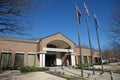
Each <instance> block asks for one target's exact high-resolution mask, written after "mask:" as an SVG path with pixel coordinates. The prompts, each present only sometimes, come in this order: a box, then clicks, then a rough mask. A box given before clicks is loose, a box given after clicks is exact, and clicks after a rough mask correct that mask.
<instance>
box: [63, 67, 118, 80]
mask: <svg viewBox="0 0 120 80" xmlns="http://www.w3.org/2000/svg"><path fill="white" fill-rule="evenodd" d="M61 72H64V73H65V74H68V75H72V76H81V70H80V69H69V70H61ZM83 72H84V77H85V78H87V79H89V80H111V76H110V73H109V72H104V73H103V74H102V75H100V71H95V75H93V74H92V73H93V72H92V71H89V70H83ZM88 74H90V75H89V76H88ZM113 75H114V78H115V79H114V80H120V74H117V73H113Z"/></svg>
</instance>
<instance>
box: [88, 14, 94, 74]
mask: <svg viewBox="0 0 120 80" xmlns="http://www.w3.org/2000/svg"><path fill="white" fill-rule="evenodd" d="M86 23H87V32H88V39H89V46H90V54H91V64H92V70H93V75H95V70H94V63H93V55H92V44H91V39H90V29H89V23H88V15H87V16H86Z"/></svg>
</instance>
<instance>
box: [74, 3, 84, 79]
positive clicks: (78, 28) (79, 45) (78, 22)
mask: <svg viewBox="0 0 120 80" xmlns="http://www.w3.org/2000/svg"><path fill="white" fill-rule="evenodd" d="M75 6H77V4H76V3H75ZM76 14H77V9H76ZM76 21H77V33H78V47H79V54H80V64H81V77H83V67H82V52H81V44H80V43H81V41H80V21H78V14H77V18H76Z"/></svg>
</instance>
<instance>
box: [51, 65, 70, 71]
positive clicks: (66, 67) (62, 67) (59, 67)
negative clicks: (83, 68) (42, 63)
mask: <svg viewBox="0 0 120 80" xmlns="http://www.w3.org/2000/svg"><path fill="white" fill-rule="evenodd" d="M49 68H50V71H59V70H68V69H72V67H70V66H54V67H49Z"/></svg>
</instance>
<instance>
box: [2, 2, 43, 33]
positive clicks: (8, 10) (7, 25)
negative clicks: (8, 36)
mask: <svg viewBox="0 0 120 80" xmlns="http://www.w3.org/2000/svg"><path fill="white" fill-rule="evenodd" d="M35 1H36V0H0V33H14V34H24V33H23V32H25V31H26V30H27V29H28V28H29V27H28V26H25V25H24V26H23V24H21V23H22V21H21V18H23V17H24V16H23V14H24V13H25V12H28V11H30V10H31V9H33V8H36V7H38V6H40V5H41V4H40V3H39V4H38V3H35Z"/></svg>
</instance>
